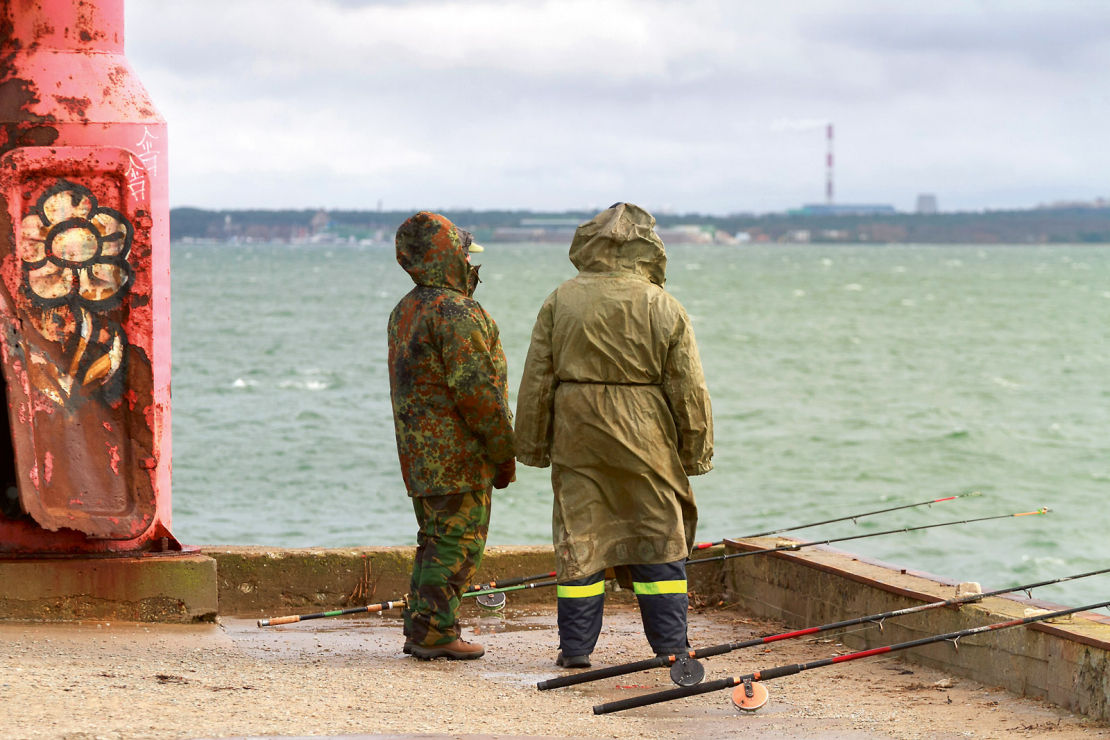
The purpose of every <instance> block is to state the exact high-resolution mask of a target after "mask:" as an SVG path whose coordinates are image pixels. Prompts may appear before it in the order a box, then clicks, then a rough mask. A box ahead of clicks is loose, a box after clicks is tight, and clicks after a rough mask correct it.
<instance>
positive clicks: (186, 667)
mask: <svg viewBox="0 0 1110 740" xmlns="http://www.w3.org/2000/svg"><path fill="white" fill-rule="evenodd" d="M275 616H276V615H275ZM464 624H465V636H466V637H467V638H468V639H474V640H477V641H479V642H481V643H482V644H483V645H485V647H486V651H487V654H486V656H485V657H484V658H482V659H481V660H478V661H472V662H451V661H445V660H437V661H431V662H422V661H417V660H414V659H413V658H411V657H408V656H405V655H403V653H402V652H401V647H402V643H403V638H402V636H401V628H400V621H399V619H398V618H397V616H396V615H395V614H391V615H387V616H377V615H368V616H366V617H359V618H345V619H332V620H317V621H311V622H302V623H299V624H295V625H289V626H284V627H277V628H268V629H259V628H257V627H256V626H255V625H254V622H253V621H252V620H245V619H224V620H222V623H221V624H220V625H218V626H216V625H212V626H203V625H202V626H196V627H185V626H169V625H160V626H156V625H142V624H110V625H109V624H104V623H99V624H98V623H85V624H72V625H65V624H27V623H23V624H19V623H7V624H0V739H2V740H8V739H11V740H15V739H16V738H18V739H19V740H24V739H27V738H48V739H54V738H57V739H59V740H99V739H101V738H103V739H104V740H133V739H134V740H147V739H151V740H153V739H155V738H157V739H159V740H161V739H163V738H165V739H167V740H168V739H170V738H173V739H174V740H177V739H181V738H217V737H239V738H300V737H347V738H351V737H368V738H369V737H372V738H378V740H384V739H386V738H428V739H429V740H430V739H432V738H437V739H438V738H471V739H474V740H477V739H478V738H498V739H499V740H515V738H523V737H528V738H533V739H537V738H579V737H581V738H596V737H615V738H626V737H627V738H632V737H647V738H699V740H700V739H707V740H716V739H719V738H720V739H723V738H735V737H740V736H742V737H745V738H757V739H760V740H761V739H763V738H800V739H805V740H870V739H872V738H888V737H894V738H906V739H907V740H908V739H910V738H926V737H927V738H930V739H936V740H946V739H951V738H966V737H974V738H994V737H999V738H1002V737H1032V736H1040V735H1044V734H1048V733H1051V736H1052V737H1053V738H1059V739H1060V740H1070V739H1071V738H1088V737H1100V736H1110V731H1108V729H1107V727H1106V726H1105V725H1102V724H1099V723H1094V722H1089V721H1087V720H1085V719H1083V718H1081V717H1078V716H1076V715H1072V714H1069V713H1067V712H1064V711H1062V710H1060V709H1058V708H1055V707H1052V706H1050V705H1048V704H1045V703H1043V702H1039V701H1035V700H1030V699H1023V698H1020V697H1017V696H1014V695H1013V694H1009V693H1007V692H1005V691H1002V690H999V689H992V688H990V687H984V686H980V685H978V684H975V683H973V682H969V681H966V680H960V679H953V678H951V677H948V676H945V675H944V674H942V673H939V672H937V671H933V670H930V669H925V668H921V667H919V666H915V665H906V664H903V663H902V662H900V661H899V660H897V659H896V658H894V657H891V656H886V657H880V658H874V659H869V660H864V661H859V662H853V663H851V664H844V665H840V666H835V667H832V668H828V669H824V670H819V671H810V672H806V673H802V674H799V675H796V676H792V677H789V678H785V679H781V680H777V681H773V682H769V683H768V684H767V688H768V689H769V690H770V694H771V699H770V702H769V703H768V705H767V706H766V707H764V708H763V709H761V710H760V711H759V712H757V713H754V714H742V713H739V712H737V711H736V710H735V709H733V707H732V705H731V702H730V699H729V692H727V691H722V692H715V693H711V694H707V695H703V696H699V697H693V698H690V699H684V700H680V701H677V702H671V703H667V704H660V705H656V706H652V707H645V708H641V709H636V710H631V711H628V712H624V713H619V714H611V715H605V716H600V717H598V716H594V715H593V714H592V711H591V709H592V707H593V705H595V704H598V703H602V702H606V701H612V700H615V699H619V698H625V697H628V696H632V695H635V694H638V693H643V692H646V691H650V690H661V689H667V688H672V687H673V685H672V684H671V683H670V680H669V678H668V675H667V673H666V671H663V670H656V671H653V672H648V673H639V674H632V675H628V676H623V677H620V678H616V679H609V680H605V681H599V682H597V683H595V684H588V685H584V686H580V687H573V688H567V689H560V690H554V691H545V692H539V691H537V690H536V688H535V683H536V682H537V681H540V680H542V679H545V678H550V677H552V676H555V675H559V674H561V673H562V672H563V671H561V670H560V669H557V668H555V666H554V657H555V651H556V648H557V644H558V636H557V632H556V630H555V627H554V624H555V619H554V610H553V608H550V607H546V606H543V607H527V608H521V609H516V610H512V609H510V610H509V611H507V612H506V613H504V614H503V615H499V616H486V615H481V614H479V613H478V612H476V611H470V612H467V613H466V616H465V620H464ZM690 625H691V634H690V637H691V641H692V642H693V643H694V644H695V645H699V646H703V645H710V644H716V643H721V642H726V641H733V640H740V639H746V638H749V637H752V636H756V635H764V634H771V633H773V632H777V631H780V629H781V626H780V625H776V624H773V623H770V622H763V621H759V620H755V619H751V618H748V617H746V616H745V615H744V614H743V613H739V612H736V611H734V610H722V611H716V612H701V613H699V612H693V613H691V617H690ZM846 651H847V648H845V647H843V646H842V645H839V644H838V643H837V641H836V639H835V638H832V639H821V640H809V641H805V640H794V641H790V642H782V643H776V644H775V646H774V647H773V648H770V649H765V650H762V649H761V650H749V651H745V652H742V653H740V652H738V653H732V654H729V655H726V656H721V657H719V658H714V659H712V660H708V661H705V667H706V673H707V679H708V680H712V679H715V678H721V677H724V676H728V675H739V674H742V673H748V672H750V671H752V670H757V669H760V668H768V667H771V666H774V665H781V664H786V663H795V662H803V661H808V660H815V659H818V658H824V657H829V656H830V655H833V654H835V653H839V652H846ZM647 657H650V651H649V649H648V646H647V642H646V640H645V639H644V637H643V634H642V631H641V626H640V620H639V615H638V613H637V612H636V610H635V608H634V607H630V606H627V605H622V604H612V605H609V606H607V608H606V626H605V629H604V631H603V633H602V636H601V640H600V642H599V644H598V649H597V651H596V652H595V654H594V665H595V667H597V666H601V665H605V664H613V663H621V662H627V661H631V660H640V659H643V658H647ZM375 733H376V734H375Z"/></svg>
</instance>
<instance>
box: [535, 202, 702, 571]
mask: <svg viewBox="0 0 1110 740" xmlns="http://www.w3.org/2000/svg"><path fill="white" fill-rule="evenodd" d="M654 226H655V219H654V218H652V216H651V215H650V214H649V213H647V211H644V210H643V209H642V208H639V207H637V206H634V205H630V204H625V203H619V204H617V205H616V206H614V207H612V208H610V209H609V210H607V211H605V212H603V213H601V214H599V215H598V216H596V217H595V218H594V219H593V220H591V221H588V222H587V223H584V224H582V225H581V226H579V227H578V230H577V232H576V233H575V235H574V241H573V242H572V244H571V247H570V261H571V262H572V263H573V264H574V266H575V267H577V268H578V270H579V273H578V276H577V277H575V278H574V279H573V280H568V281H567V282H565V283H563V284H562V285H560V286H559V288H558V289H557V290H556V291H555V292H554V293H552V294H551V295H550V296H548V298H547V300H546V301H544V304H543V307H542V308H541V309H540V314H539V317H538V318H537V320H536V326H535V328H534V329H533V330H532V343H531V346H530V347H529V348H528V359H527V361H526V363H525V367H524V377H523V378H522V379H521V382H520V393H519V394H518V396H517V413H516V452H517V459H518V460H519V461H520V462H522V463H524V464H525V465H531V466H534V467H541V468H542V467H547V466H548V465H549V464H550V465H551V466H552V470H551V481H552V486H553V488H554V491H555V508H554V513H553V516H552V535H553V539H554V543H555V552H556V556H557V563H558V565H557V569H558V575H559V580H561V581H566V580H571V579H575V578H581V577H584V576H588V575H591V574H593V573H596V572H598V571H599V570H602V569H603V568H607V567H612V566H617V565H627V564H651V563H668V562H673V561H675V560H681V559H682V558H684V557H687V555H688V554H689V552H690V549H691V548H692V547H693V544H694V531H695V528H696V526H697V505H696V504H695V502H694V492H693V490H692V489H691V487H690V482H689V479H688V478H687V476H690V475H700V474H702V473H706V472H708V471H710V470H711V469H712V468H713V463H712V462H711V461H710V460H711V458H712V457H713V420H712V411H711V410H710V406H709V391H708V389H707V388H706V386H705V378H704V376H703V375H702V369H701V360H700V358H699V357H698V347H697V343H696V342H695V340H694V331H693V328H692V327H691V325H690V319H689V317H688V316H687V315H686V311H685V310H683V308H682V305H681V304H680V303H679V302H678V301H677V300H676V299H675V298H674V297H673V296H672V295H670V294H669V293H667V292H666V291H664V290H663V281H664V272H665V270H666V264H667V257H666V254H665V253H664V251H663V242H662V241H661V240H660V239H659V237H658V236H657V235H656V234H655V231H654V230H653V227H654Z"/></svg>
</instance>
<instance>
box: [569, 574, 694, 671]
mask: <svg viewBox="0 0 1110 740" xmlns="http://www.w3.org/2000/svg"><path fill="white" fill-rule="evenodd" d="M628 568H629V570H631V571H632V590H633V592H634V593H635V594H636V600H637V601H638V602H639V604H640V619H641V620H642V621H643V623H644V635H645V636H646V637H647V640H648V643H649V644H650V645H651V649H652V650H654V651H655V653H656V655H671V654H674V653H681V652H685V651H686V648H687V647H688V645H689V643H688V642H687V640H686V610H687V608H688V606H689V603H690V600H689V598H688V597H687V595H686V561H685V560H677V561H675V562H673V563H660V564H656V565H630V566H628ZM557 588H558V592H559V594H558V595H559V649H560V650H562V651H563V657H566V658H571V657H574V656H575V655H589V654H590V653H592V652H593V651H594V646H595V645H597V638H598V635H600V634H601V618H602V612H603V611H604V608H605V571H600V572H598V573H594V574H593V575H592V576H586V577H585V578H578V579H576V580H573V581H567V582H566V583H560V584H559V585H558V587H557Z"/></svg>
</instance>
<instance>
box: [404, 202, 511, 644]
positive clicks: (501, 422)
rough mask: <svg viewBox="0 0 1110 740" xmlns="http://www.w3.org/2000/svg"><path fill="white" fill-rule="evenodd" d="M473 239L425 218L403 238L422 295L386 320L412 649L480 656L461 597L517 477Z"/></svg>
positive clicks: (496, 341)
mask: <svg viewBox="0 0 1110 740" xmlns="http://www.w3.org/2000/svg"><path fill="white" fill-rule="evenodd" d="M469 251H481V247H478V246H477V245H473V240H472V238H471V236H470V234H469V233H467V232H466V231H463V230H461V229H458V228H456V227H455V225H454V224H452V223H451V222H450V221H448V220H447V219H446V218H444V217H443V216H440V215H437V214H434V213H423V212H422V213H418V214H416V215H415V216H413V217H412V218H410V219H409V220H408V221H406V222H405V223H404V224H402V225H401V228H399V229H398V230H397V262H398V263H400V265H401V267H403V268H404V269H405V271H406V272H408V273H409V275H410V276H411V277H412V281H413V282H414V283H416V286H415V287H414V288H413V289H412V291H410V292H409V294H408V295H406V296H405V297H404V298H402V299H401V302H400V303H398V304H397V307H396V308H394V309H393V313H391V314H390V316H389V389H390V395H391V398H392V401H393V420H394V427H395V431H396V435H397V454H398V457H399V458H400V461H401V474H402V476H403V477H404V480H405V487H406V488H407V489H408V494H409V496H411V497H412V504H413V509H414V511H415V513H416V521H417V524H418V525H419V530H418V532H417V547H416V559H415V561H414V563H413V569H412V584H411V590H410V592H409V593H410V596H411V599H410V601H409V604H408V606H407V608H406V609H405V613H404V615H405V637H406V641H405V652H406V653H411V654H412V655H413V656H415V657H418V658H425V659H430V658H441V657H442V658H451V659H457V660H467V659H471V658H479V657H481V656H482V655H483V653H484V650H483V648H482V646H481V645H478V644H476V643H472V642H467V641H465V640H463V639H461V638H460V637H459V630H458V627H457V624H456V621H457V612H458V609H459V599H460V598H461V596H462V593H463V592H464V591H465V590H466V589H467V588H468V587H469V585H470V581H471V579H473V577H474V573H475V572H476V571H477V569H478V566H479V564H480V563H481V561H482V554H483V552H484V550H485V544H486V534H487V532H488V529H489V515H490V493H491V491H490V488H491V486H492V487H493V488H504V487H505V486H507V485H508V484H509V483H510V482H511V481H512V480H514V473H515V470H516V462H515V460H514V457H513V417H512V412H511V411H510V409H509V399H508V386H507V381H506V377H505V376H506V372H507V370H506V363H505V353H504V352H503V351H502V350H501V340H500V338H499V334H498V330H497V324H495V323H494V321H493V319H492V318H491V317H490V315H489V314H488V313H486V311H485V309H483V308H482V307H481V306H480V305H479V304H478V302H477V301H475V300H474V299H473V298H472V297H471V296H472V295H473V293H474V288H475V287H476V286H477V284H478V268H477V267H476V266H473V265H471V264H470V256H469Z"/></svg>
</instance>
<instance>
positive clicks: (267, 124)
mask: <svg viewBox="0 0 1110 740" xmlns="http://www.w3.org/2000/svg"><path fill="white" fill-rule="evenodd" d="M242 1H243V3H245V4H246V5H244V6H240V7H239V8H238V9H236V8H235V7H231V6H236V5H237V4H236V3H231V4H228V3H226V2H215V1H214V0H195V2H190V3H173V4H163V3H162V2H160V1H156V0H132V1H131V2H129V3H128V34H129V38H128V50H129V56H130V57H131V59H132V62H133V64H134V66H135V67H136V69H137V71H138V72H139V73H140V75H141V76H142V77H143V79H144V80H145V81H146V84H147V86H148V87H149V88H150V90H151V93H152V95H153V96H154V98H155V100H156V102H158V104H159V106H160V108H161V109H162V110H163V111H164V112H165V113H166V115H167V117H168V118H169V121H170V125H171V130H172V132H173V136H174V151H173V155H172V156H173V157H174V162H175V164H174V166H173V167H172V168H171V172H172V173H173V175H172V177H173V178H174V179H173V183H172V188H173V190H172V193H173V196H172V197H173V200H174V202H175V203H190V204H196V205H209V206H227V207H234V206H247V205H251V206H266V205H271V206H273V205H281V206H303V205H306V204H308V205H330V206H334V207H360V206H362V205H365V203H366V202H367V201H368V200H369V201H374V200H376V199H377V198H378V197H382V198H384V199H385V200H386V202H387V204H388V203H393V204H397V205H401V204H403V205H412V206H430V207H436V206H443V205H467V204H469V205H473V206H474V207H500V206H512V207H539V208H547V209H557V208H565V207H576V206H581V205H583V204H586V203H590V202H595V203H608V202H612V200H613V199H614V197H611V196H613V191H620V192H619V196H620V197H621V198H629V199H632V200H640V201H643V202H648V203H659V204H662V203H669V204H671V205H673V206H674V207H676V208H679V209H680V210H711V211H719V212H723V211H732V210H749V209H752V210H765V209H778V208H784V207H790V206H795V205H798V204H799V203H800V202H802V201H804V200H815V199H818V198H820V196H821V184H822V161H823V146H824V143H823V139H822V137H821V135H820V132H814V131H810V132H806V131H788V130H781V127H780V129H779V130H776V129H775V127H774V126H773V123H774V122H775V121H776V120H779V119H791V118H793V119H822V120H824V119H831V120H833V121H835V122H836V124H837V131H838V152H837V157H838V162H839V164H840V167H839V170H838V191H839V192H840V193H841V194H842V195H843V197H844V199H846V200H849V199H854V200H879V201H894V202H897V203H898V204H899V205H901V206H903V207H905V206H909V205H910V204H912V199H913V196H914V195H915V194H916V192H917V191H918V190H920V189H929V190H936V191H938V192H939V193H940V195H941V199H942V205H945V206H946V207H953V206H962V207H980V206H986V205H991V206H997V205H1023V204H1029V203H1031V202H1037V201H1047V200H1053V199H1055V198H1056V197H1077V196H1078V195H1079V194H1083V193H1086V194H1087V197H1093V196H1095V195H1099V194H1100V192H1099V188H1104V185H1103V182H1104V178H1103V176H1102V174H1101V173H1102V172H1104V171H1105V170H1106V169H1107V167H1110V153H1107V152H1105V151H1104V150H1105V149H1106V147H1104V146H1102V139H1103V134H1102V131H1104V130H1105V127H1106V124H1107V118H1108V116H1110V96H1108V95H1107V93H1106V92H1105V85H1104V83H1103V82H1102V77H1103V70H1104V69H1105V68H1106V63H1105V62H1106V61H1110V60H1106V59H1105V56H1106V54H1107V53H1108V52H1107V49H1110V44H1106V43H1105V41H1104V40H1105V39H1106V37H1107V35H1108V34H1110V31H1108V29H1110V10H1108V11H1103V10H1101V8H1102V7H1103V6H1102V5H1101V4H1099V5H1097V6H1096V5H1091V4H1084V3H1075V2H1067V0H1057V2H1053V3H1022V2H1018V0H1012V1H1011V2H1010V3H1009V4H1007V5H1006V6H1005V7H1009V8H1013V7H1018V8H1020V10H1019V11H1014V12H1003V13H1000V12H998V10H999V8H1001V7H1003V6H1002V5H1000V4H998V3H982V2H979V3H976V2H966V1H964V0H961V2H950V1H949V0H935V1H934V2H916V1H911V0H900V2H899V3H897V4H892V3H890V2H877V1H874V0H855V1H849V0H824V1H823V2H790V1H786V2H782V3H780V4H778V5H777V6H776V9H775V10H768V9H767V8H766V7H765V6H763V5H762V4H758V5H757V4H749V3H743V4H740V3H730V2H723V1H722V2H708V1H703V2H695V3H678V2H670V3H668V2H650V1H647V0H645V1H644V2H637V3H630V2H621V1H619V0H612V1H610V0H596V2H595V3H592V4H588V3H584V2H575V0H552V1H551V2H547V3H542V4H541V3H519V2H510V1H509V0H503V1H502V2H498V3H490V2H483V3H473V4H472V3H459V2H449V1H447V0H444V1H443V2H437V3H421V4H419V5H414V4H412V3H393V2H384V3H382V2H356V1H355V0H329V1H327V2H325V1H324V0H316V1H314V2H304V3H300V4H299V5H298V4H295V3H291V2H289V1H287V0H272V3H273V7H275V8H285V9H287V10H288V11H289V12H288V13H286V15H285V16H280V14H276V15H273V16H272V17H266V18H259V19H257V21H255V22H248V21H247V20H245V19H246V18H247V17H248V16H250V13H248V12H246V11H244V10H243V9H242V8H243V7H246V6H247V5H250V2H249V0H242ZM255 6H257V7H262V6H261V5H257V3H255V5H250V7H255ZM432 6H434V7H432ZM474 6H483V7H485V8H487V11H488V8H490V7H494V6H496V8H497V9H501V10H504V12H505V13H507V14H510V15H512V14H515V15H513V17H512V19H511V20H510V21H507V23H508V26H506V27H505V28H478V29H472V30H475V31H476V32H480V33H481V34H483V35H482V36H481V44H480V45H478V46H468V47H466V49H468V51H467V53H466V54H465V55H462V56H452V55H442V54H441V55H439V56H435V55H431V53H430V52H427V53H425V51H423V50H422V49H423V47H422V46H421V45H420V44H418V43H412V42H411V40H410V41H405V40H403V39H402V40H400V41H398V40H397V39H393V38H392V37H391V34H394V30H390V31H389V33H388V34H385V35H384V36H383V35H382V34H383V33H384V32H382V31H381V30H380V29H379V30H378V31H377V33H378V36H372V38H373V39H375V40H374V42H373V44H371V43H370V42H369V41H368V42H366V43H363V42H362V41H361V40H360V39H361V36H360V35H359V33H360V31H359V28H353V27H348V28H344V27H342V26H343V25H344V19H347V20H348V21H349V23H348V24H347V25H351V24H353V23H354V22H355V20H357V21H358V23H367V22H368V21H367V19H368V18H371V17H372V18H375V19H379V20H382V19H384V20H383V22H387V23H392V24H394V25H393V26H390V28H391V29H399V30H398V31H397V32H400V31H403V30H404V29H405V28H407V27H408V26H409V25H412V24H416V26H419V27H417V28H414V30H413V33H419V32H420V29H421V28H422V26H420V24H419V22H420V21H421V19H422V18H423V16H422V15H421V11H422V12H426V13H434V14H436V16H437V17H439V16H441V15H442V14H444V13H446V14H448V16H449V17H450V18H453V19H457V20H458V22H459V23H461V24H463V25H465V24H466V23H469V22H470V21H471V20H472V19H471V18H470V15H469V14H468V12H463V10H464V9H466V8H470V7H474ZM266 7H270V6H269V5H267V6H266ZM891 7H897V8H910V9H911V10H910V11H901V12H899V13H892V12H890V11H889V9H890V8H891ZM301 8H303V9H304V10H303V12H304V15H303V16H299V15H297V13H296V12H294V11H296V10H298V9H301ZM535 8H541V10H543V12H542V13H540V12H539V11H535V10H534V9H535ZM585 8H596V10H595V11H593V12H587V11H586V10H580V9H585ZM290 9H291V10H290ZM544 9H545V10H544ZM633 11H634V12H636V13H638V14H640V15H641V16H642V17H641V18H639V19H637V23H636V24H635V25H634V26H633V27H632V31H629V33H633V34H634V38H623V39H620V40H619V42H620V43H619V45H618V46H617V47H615V48H616V49H617V52H616V53H614V52H613V51H612V50H609V51H605V50H601V51H599V50H597V49H595V48H593V47H594V45H595V44H597V43H600V40H599V39H601V38H603V37H600V36H596V35H594V36H591V35H589V34H591V33H596V32H595V31H591V30H589V29H587V30H586V31H583V30H582V28H580V26H588V25H589V24H590V22H592V21H593V20H594V16H595V14H597V13H601V14H602V15H603V16H604V17H605V18H606V19H607V20H613V19H617V18H620V17H623V16H622V14H623V15H627V14H628V13H629V12H633ZM678 11H681V12H682V13H684V15H685V17H684V18H682V19H681V23H679V22H678V21H675V20H674V19H675V18H676V17H677V16H676V15H675V13H676V12H678ZM957 11H958V12H957ZM379 12H381V13H385V14H386V15H373V14H374V13H379ZM498 12H499V13H500V10H499V11H498ZM579 12H581V14H582V16H581V18H579V17H578V16H577V15H576V13H579ZM366 13H371V15H366ZM529 13H533V15H529ZM535 13H539V14H538V15H536V14H535ZM543 13H547V15H544V14H543ZM606 13H607V15H606ZM309 14H315V15H314V16H312V17H314V18H315V19H316V20H315V21H312V22H313V23H315V25H312V23H310V22H309V21H310V20H312V19H311V18H310V17H309ZM496 17H499V16H498V14H496V13H495V14H493V15H490V14H489V13H488V12H487V15H485V16H482V18H484V19H489V18H496ZM537 18H538V19H540V20H541V21H543V20H551V21H552V23H554V24H555V25H556V28H555V29H554V30H550V29H547V30H548V37H547V38H545V39H543V43H542V44H539V43H537V44H535V45H533V44H531V43H520V42H519V39H516V38H514V37H513V34H518V33H520V32H521V30H522V29H524V30H529V29H530V28H531V26H530V25H529V24H533V23H536V22H538V21H536V19H537ZM320 19H328V22H327V23H323V21H321V20H320ZM329 24H331V25H329ZM310 25H311V29H310V30H305V29H306V28H308V27H309V26H310ZM436 27H437V28H440V29H441V32H442V30H443V29H444V28H445V27H444V26H442V24H441V25H440V26H436ZM360 28H361V27H360ZM702 29H706V31H705V33H704V34H703V33H702ZM541 30H543V29H541ZM617 30H619V29H617ZM302 31H303V33H302ZM372 31H373V29H369V31H368V32H372ZM465 32H467V29H466V28H461V29H460V33H465ZM613 32H616V31H613ZM583 34H585V35H583ZM453 41H454V39H450V38H448V39H443V40H438V41H434V43H451V42H453ZM429 43H433V42H429ZM468 43H471V44H473V43H475V42H474V41H473V39H471V40H470V41H469V42H468ZM564 49H565V50H566V51H564ZM1093 61H1101V63H1093ZM442 167H450V168H455V169H456V170H457V171H466V172H467V173H468V177H467V181H466V182H465V183H461V182H451V181H449V180H444V179H443V178H439V177H437V176H436V175H435V173H436V172H437V171H441V168H442ZM368 193H372V195H367V194H368ZM1056 193H1059V194H1060V195H1059V196H1057V195H1055V194H1056Z"/></svg>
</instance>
